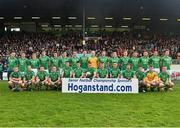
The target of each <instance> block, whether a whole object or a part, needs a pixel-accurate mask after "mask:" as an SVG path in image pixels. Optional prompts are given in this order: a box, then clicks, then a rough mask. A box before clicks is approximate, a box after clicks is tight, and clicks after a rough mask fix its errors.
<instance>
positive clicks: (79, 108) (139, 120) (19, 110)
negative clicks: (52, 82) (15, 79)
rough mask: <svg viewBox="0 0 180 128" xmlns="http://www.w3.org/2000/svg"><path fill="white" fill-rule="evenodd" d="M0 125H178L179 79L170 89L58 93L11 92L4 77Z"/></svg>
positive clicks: (0, 97)
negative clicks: (115, 92) (139, 92)
mask: <svg viewBox="0 0 180 128" xmlns="http://www.w3.org/2000/svg"><path fill="white" fill-rule="evenodd" d="M178 85H179V86H178ZM0 126H75V127H76V126H87V127H89V126H104V127H109V126H111V127H112V126H144V127H146V126H180V82H178V83H176V86H175V88H174V91H173V92H153V93H141V94H62V93H60V92H54V91H49V92H46V91H42V92H11V91H9V90H8V88H7V82H6V81H4V82H0Z"/></svg>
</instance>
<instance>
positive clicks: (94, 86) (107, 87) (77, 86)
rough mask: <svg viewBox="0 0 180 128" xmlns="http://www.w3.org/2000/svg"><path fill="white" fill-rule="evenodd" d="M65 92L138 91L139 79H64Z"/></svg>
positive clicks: (63, 88) (63, 89)
mask: <svg viewBox="0 0 180 128" xmlns="http://www.w3.org/2000/svg"><path fill="white" fill-rule="evenodd" d="M62 92H63V93H138V80H137V79H132V80H127V79H101V78H99V79H98V78H94V79H84V78H82V79H77V78H63V79H62Z"/></svg>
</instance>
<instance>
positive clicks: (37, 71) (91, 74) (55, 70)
mask: <svg viewBox="0 0 180 128" xmlns="http://www.w3.org/2000/svg"><path fill="white" fill-rule="evenodd" d="M171 63H172V58H171V57H170V56H169V50H168V49H165V50H164V53H163V55H162V56H159V55H158V51H154V52H153V53H152V55H151V56H150V57H149V55H148V52H147V51H144V52H143V54H142V56H139V55H138V52H136V51H134V52H133V53H132V55H130V56H129V55H128V51H124V52H123V56H122V57H118V56H117V53H116V52H112V53H111V57H108V56H106V51H102V52H101V53H100V55H99V56H96V52H95V51H91V53H90V57H88V56H87V51H83V53H82V55H81V57H77V52H76V51H74V52H73V53H72V55H69V56H68V55H67V52H63V53H62V55H58V53H57V52H54V53H53V55H52V56H47V55H46V51H42V52H41V54H40V55H39V56H38V57H37V55H36V53H33V54H32V57H31V58H26V54H25V53H24V52H22V53H21V54H20V57H18V58H17V57H16V53H15V52H12V53H11V54H10V57H9V58H8V80H9V81H8V84H9V89H10V90H12V91H33V90H41V89H45V90H61V87H62V80H61V79H62V78H89V79H92V78H106V79H108V78H118V79H121V78H124V79H127V80H131V79H132V78H135V79H138V83H139V91H140V92H147V91H155V90H157V91H172V90H173V85H174V83H173V82H172V81H171V76H170V73H171Z"/></svg>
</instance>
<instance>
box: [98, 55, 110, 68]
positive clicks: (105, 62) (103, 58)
mask: <svg viewBox="0 0 180 128" xmlns="http://www.w3.org/2000/svg"><path fill="white" fill-rule="evenodd" d="M108 61H109V59H108V57H107V56H100V57H99V58H98V62H99V63H101V62H104V67H105V68H107V66H108Z"/></svg>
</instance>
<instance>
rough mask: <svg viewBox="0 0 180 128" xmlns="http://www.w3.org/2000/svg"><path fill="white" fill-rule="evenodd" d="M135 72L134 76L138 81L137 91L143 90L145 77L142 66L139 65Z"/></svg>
mask: <svg viewBox="0 0 180 128" xmlns="http://www.w3.org/2000/svg"><path fill="white" fill-rule="evenodd" d="M135 74H136V77H137V79H138V81H139V84H138V85H139V91H140V92H145V88H146V87H145V84H144V81H143V79H144V78H145V76H146V74H145V72H144V69H143V67H142V66H139V68H138V71H136V73H135Z"/></svg>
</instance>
